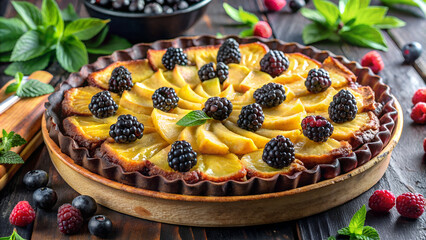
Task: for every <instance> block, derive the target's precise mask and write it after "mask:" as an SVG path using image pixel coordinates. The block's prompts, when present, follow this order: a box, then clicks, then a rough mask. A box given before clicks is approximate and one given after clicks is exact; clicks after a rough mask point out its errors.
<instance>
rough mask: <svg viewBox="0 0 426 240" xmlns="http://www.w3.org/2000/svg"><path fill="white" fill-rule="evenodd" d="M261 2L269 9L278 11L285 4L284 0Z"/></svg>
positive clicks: (265, 0) (264, 0)
mask: <svg viewBox="0 0 426 240" xmlns="http://www.w3.org/2000/svg"><path fill="white" fill-rule="evenodd" d="M263 3H264V4H265V6H266V8H267V9H268V10H269V11H274V12H278V11H279V10H281V9H283V7H285V5H286V4H287V2H286V1H285V0H263Z"/></svg>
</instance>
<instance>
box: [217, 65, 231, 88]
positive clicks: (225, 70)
mask: <svg viewBox="0 0 426 240" xmlns="http://www.w3.org/2000/svg"><path fill="white" fill-rule="evenodd" d="M216 75H217V77H218V78H219V81H220V83H221V84H222V83H223V82H224V81H225V80H226V79H227V78H228V75H229V67H228V65H226V64H225V63H223V62H218V63H217V65H216Z"/></svg>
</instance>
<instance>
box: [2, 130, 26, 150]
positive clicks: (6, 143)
mask: <svg viewBox="0 0 426 240" xmlns="http://www.w3.org/2000/svg"><path fill="white" fill-rule="evenodd" d="M2 134H3V136H2V137H1V142H0V154H3V153H6V152H7V151H9V150H10V149H11V148H12V147H17V146H21V145H24V144H25V143H27V141H25V139H23V138H22V137H21V136H20V135H19V134H17V133H15V132H13V131H11V132H9V133H7V132H6V130H4V129H3V130H2Z"/></svg>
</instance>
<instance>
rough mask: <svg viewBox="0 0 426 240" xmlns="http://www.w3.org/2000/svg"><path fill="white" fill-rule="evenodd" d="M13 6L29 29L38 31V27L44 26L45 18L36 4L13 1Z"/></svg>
mask: <svg viewBox="0 0 426 240" xmlns="http://www.w3.org/2000/svg"><path fill="white" fill-rule="evenodd" d="M12 5H13V7H14V8H15V10H16V12H17V13H18V14H19V16H20V17H21V18H22V20H24V22H25V23H26V24H27V26H28V27H29V28H31V29H36V28H37V26H38V25H42V23H43V17H42V15H41V13H40V11H39V10H38V8H37V7H36V6H35V5H34V4H32V3H29V2H24V1H22V2H15V1H12Z"/></svg>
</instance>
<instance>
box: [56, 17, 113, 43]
mask: <svg viewBox="0 0 426 240" xmlns="http://www.w3.org/2000/svg"><path fill="white" fill-rule="evenodd" d="M108 22H109V20H101V19H97V18H81V19H77V20H75V21H73V22H71V23H69V24H68V25H67V27H66V28H65V32H64V36H65V37H68V36H75V37H77V38H78V39H80V40H89V39H91V38H92V37H94V36H95V35H96V34H98V33H99V32H100V31H101V30H102V28H104V27H105V25H106V24H107V23H108Z"/></svg>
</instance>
